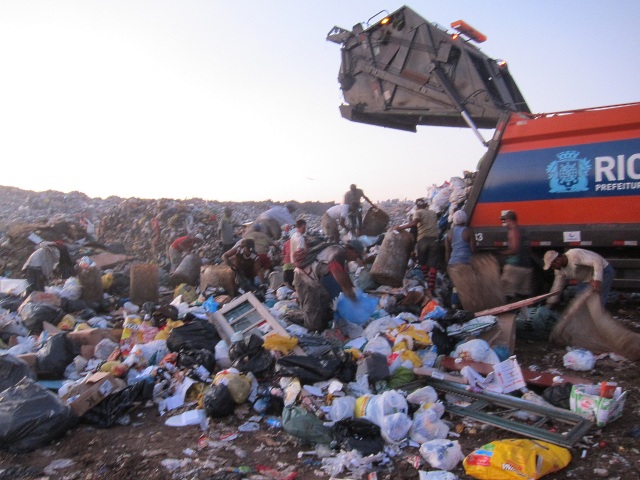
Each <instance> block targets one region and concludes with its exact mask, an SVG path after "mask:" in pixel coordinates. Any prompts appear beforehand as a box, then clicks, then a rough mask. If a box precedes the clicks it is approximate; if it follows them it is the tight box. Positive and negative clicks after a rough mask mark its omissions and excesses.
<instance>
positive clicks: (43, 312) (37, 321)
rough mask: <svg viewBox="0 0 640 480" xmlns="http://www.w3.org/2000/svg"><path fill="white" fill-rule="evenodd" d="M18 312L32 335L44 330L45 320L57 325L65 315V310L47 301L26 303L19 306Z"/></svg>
mask: <svg viewBox="0 0 640 480" xmlns="http://www.w3.org/2000/svg"><path fill="white" fill-rule="evenodd" d="M18 313H19V314H20V316H21V317H22V320H24V325H25V326H26V327H27V328H28V329H29V332H31V334H32V335H39V334H40V333H41V332H42V324H43V323H44V322H48V323H50V324H52V325H57V324H58V322H59V321H60V319H61V318H62V317H64V312H63V311H62V310H61V309H59V308H57V307H54V306H53V305H49V304H47V303H34V302H29V303H26V304H24V305H22V306H21V307H20V308H19V310H18Z"/></svg>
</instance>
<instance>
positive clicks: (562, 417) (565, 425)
mask: <svg viewBox="0 0 640 480" xmlns="http://www.w3.org/2000/svg"><path fill="white" fill-rule="evenodd" d="M423 383H426V384H428V385H431V386H432V387H433V388H435V389H436V390H438V391H440V392H444V393H451V394H453V395H458V396H461V397H464V398H465V399H467V400H468V401H469V402H470V403H469V405H467V406H466V407H464V406H459V405H455V404H453V403H450V402H448V403H447V402H445V408H446V411H447V412H449V413H453V414H454V415H460V416H462V417H469V418H473V419H474V420H478V421H479V422H482V423H486V424H488V425H492V426H494V427H498V428H502V429H503V430H508V431H510V432H514V433H518V434H520V435H525V436H527V437H531V438H536V439H538V440H544V441H546V442H550V443H553V444H555V445H560V446H562V447H567V448H570V447H573V446H574V445H575V444H576V443H577V442H579V441H580V439H581V438H582V437H583V436H584V435H585V434H586V433H587V432H588V431H589V430H590V429H591V428H592V427H593V422H590V421H589V420H587V419H585V418H584V417H582V416H580V415H578V414H577V413H574V412H571V411H568V410H565V409H562V408H557V407H548V406H544V405H538V404H535V403H532V402H527V401H525V400H522V399H519V398H516V397H512V396H510V395H500V394H494V393H478V392H473V391H470V390H467V388H465V387H464V386H462V385H458V384H456V383H452V382H446V381H443V380H437V379H435V378H428V379H424V382H423ZM514 410H520V411H525V412H530V413H532V414H535V415H537V416H539V417H541V418H540V420H538V421H537V422H536V423H535V424H534V425H528V424H526V423H525V422H524V421H519V420H517V419H508V418H505V417H506V416H507V415H509V414H512V413H513V411H514ZM550 421H551V422H553V424H554V427H556V430H557V432H551V431H549V430H547V429H546V428H544V425H545V424H547V423H548V422H550Z"/></svg>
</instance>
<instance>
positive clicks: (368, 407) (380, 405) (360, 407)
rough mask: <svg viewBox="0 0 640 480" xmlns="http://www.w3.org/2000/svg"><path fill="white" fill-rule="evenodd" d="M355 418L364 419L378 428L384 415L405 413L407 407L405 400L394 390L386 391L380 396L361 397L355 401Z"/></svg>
mask: <svg viewBox="0 0 640 480" xmlns="http://www.w3.org/2000/svg"><path fill="white" fill-rule="evenodd" d="M354 412H355V416H356V418H366V419H367V420H369V421H371V422H373V423H375V424H376V425H378V426H381V425H382V420H383V419H384V417H385V416H386V415H391V414H393V413H398V412H400V413H407V412H408V405H407V401H406V400H405V398H404V397H403V396H402V395H401V394H400V393H398V392H396V391H395V390H387V391H386V392H384V393H382V394H381V395H363V396H362V397H360V398H358V399H357V400H356V407H355V410H354Z"/></svg>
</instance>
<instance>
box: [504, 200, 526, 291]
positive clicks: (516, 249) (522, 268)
mask: <svg viewBox="0 0 640 480" xmlns="http://www.w3.org/2000/svg"><path fill="white" fill-rule="evenodd" d="M500 221H501V222H502V225H503V226H505V227H507V248H506V249H505V250H501V251H499V252H498V253H499V254H500V255H505V256H506V258H505V261H504V266H503V267H502V276H501V278H500V281H501V284H502V291H503V293H504V294H505V296H506V297H507V301H508V302H510V301H512V300H514V299H515V298H516V297H518V296H519V297H524V298H526V297H530V296H531V295H532V288H531V287H532V280H533V262H532V261H531V248H530V246H529V240H528V239H527V235H526V232H525V231H524V230H523V229H522V228H521V227H520V226H519V225H518V216H517V215H516V212H514V211H513V210H507V211H506V212H503V213H502V215H501V216H500Z"/></svg>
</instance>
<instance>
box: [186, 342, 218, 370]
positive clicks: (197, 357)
mask: <svg viewBox="0 0 640 480" xmlns="http://www.w3.org/2000/svg"><path fill="white" fill-rule="evenodd" d="M200 365H202V366H203V367H204V368H206V369H207V370H208V371H209V372H215V370H216V356H215V354H214V353H213V352H212V351H211V350H207V349H206V348H202V349H200V350H182V351H180V353H178V366H179V367H182V368H197V367H198V366H200Z"/></svg>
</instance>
